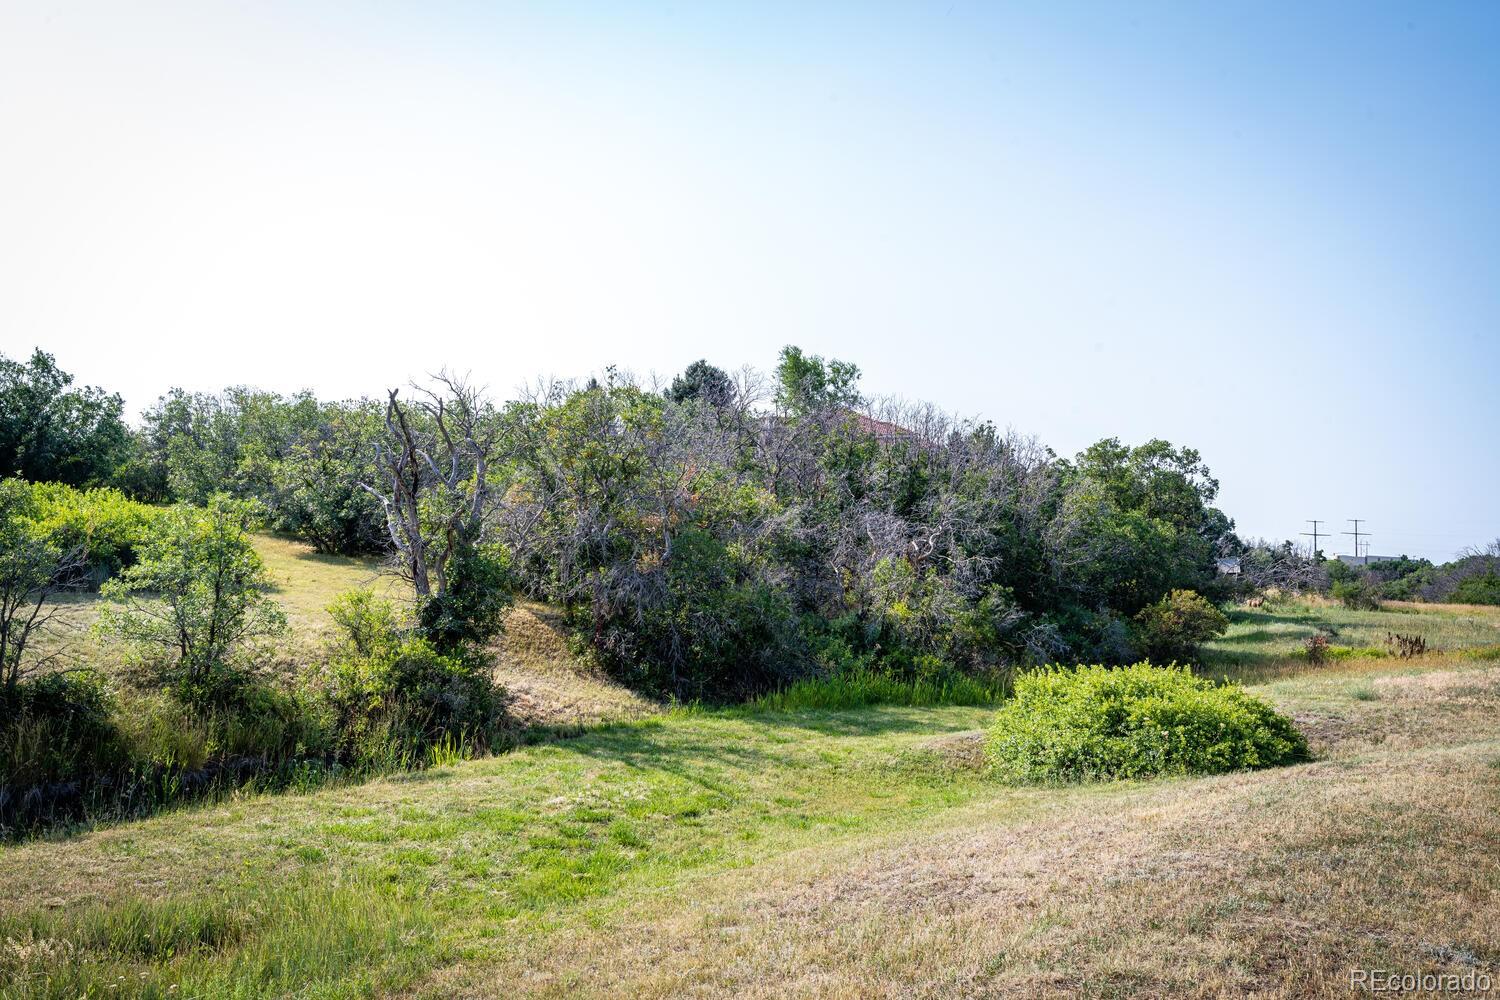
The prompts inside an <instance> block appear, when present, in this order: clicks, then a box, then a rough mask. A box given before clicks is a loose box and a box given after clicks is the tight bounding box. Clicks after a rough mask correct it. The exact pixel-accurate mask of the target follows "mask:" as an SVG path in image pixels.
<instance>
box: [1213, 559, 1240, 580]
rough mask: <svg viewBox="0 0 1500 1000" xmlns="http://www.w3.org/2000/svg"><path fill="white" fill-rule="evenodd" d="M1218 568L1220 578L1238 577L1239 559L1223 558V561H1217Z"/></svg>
mask: <svg viewBox="0 0 1500 1000" xmlns="http://www.w3.org/2000/svg"><path fill="white" fill-rule="evenodd" d="M1218 567H1219V575H1220V576H1239V575H1240V557H1239V556H1225V557H1224V558H1223V559H1220V560H1218Z"/></svg>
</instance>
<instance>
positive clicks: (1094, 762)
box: [987, 663, 1307, 781]
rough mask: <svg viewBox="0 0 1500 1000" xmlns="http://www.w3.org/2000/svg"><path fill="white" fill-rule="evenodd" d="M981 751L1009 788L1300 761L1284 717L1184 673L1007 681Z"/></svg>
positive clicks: (1298, 744)
mask: <svg viewBox="0 0 1500 1000" xmlns="http://www.w3.org/2000/svg"><path fill="white" fill-rule="evenodd" d="M1015 687H1016V691H1015V697H1014V698H1013V699H1012V700H1011V701H1010V702H1008V703H1007V704H1006V705H1005V706H1004V707H1003V708H1001V709H1000V712H999V714H998V715H997V716H996V718H995V721H994V723H993V724H992V725H991V727H990V731H989V736H988V740H987V752H988V755H989V759H990V761H991V763H992V764H993V766H994V769H995V772H996V773H997V774H999V775H1000V776H1002V777H1004V778H1007V779H1010V780H1015V781H1081V780H1090V779H1099V778H1144V777H1150V776H1153V775H1163V774H1216V773H1220V772H1223V771H1234V770H1240V769H1243V768H1255V767H1270V766H1274V765H1277V764H1287V763H1291V762H1293V761H1297V760H1302V759H1305V758H1306V756H1307V744H1306V742H1305V741H1304V740H1303V738H1302V736H1301V734H1300V733H1298V732H1297V730H1296V729H1295V728H1294V727H1293V726H1292V723H1291V721H1290V720H1289V719H1287V718H1286V717H1285V716H1283V715H1280V714H1278V713H1277V712H1276V711H1275V710H1274V709H1272V708H1271V707H1270V706H1269V705H1267V704H1266V703H1265V702H1263V701H1261V700H1260V699H1258V698H1256V697H1254V696H1252V695H1250V694H1248V693H1246V692H1245V691H1244V689H1242V688H1240V687H1237V686H1230V685H1225V686H1222V687H1221V686H1216V685H1214V684H1212V683H1211V682H1209V681H1207V680H1204V679H1203V678H1200V677H1197V676H1195V675H1194V674H1193V673H1192V672H1191V671H1190V670H1188V669H1187V668H1186V667H1155V666H1152V665H1151V664H1149V663H1138V664H1136V665H1134V666H1130V667H1120V668H1117V669H1110V668H1106V667H1101V666H1093V667H1087V666H1079V667H1075V668H1063V667H1052V668H1047V669H1044V670H1039V671H1034V672H1031V673H1028V674H1024V675H1022V676H1021V677H1019V678H1018V679H1017V680H1016V686H1015Z"/></svg>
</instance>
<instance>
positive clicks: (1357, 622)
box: [1203, 597, 1500, 681]
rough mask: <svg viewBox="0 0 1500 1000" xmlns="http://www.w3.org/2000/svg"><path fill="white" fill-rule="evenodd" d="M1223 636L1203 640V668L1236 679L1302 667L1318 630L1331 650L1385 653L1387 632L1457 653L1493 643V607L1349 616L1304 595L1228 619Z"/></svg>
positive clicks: (1392, 605)
mask: <svg viewBox="0 0 1500 1000" xmlns="http://www.w3.org/2000/svg"><path fill="white" fill-rule="evenodd" d="M1230 622H1231V624H1230V628H1229V632H1228V634H1227V635H1225V636H1223V637H1222V638H1220V639H1217V640H1215V641H1213V642H1210V643H1209V644H1208V645H1207V647H1206V648H1205V651H1204V662H1203V667H1204V669H1205V670H1206V671H1208V672H1210V673H1214V674H1227V675H1228V676H1230V677H1231V678H1233V679H1236V680H1252V681H1253V680H1258V679H1264V678H1268V677H1275V676H1285V675H1287V674H1290V673H1296V672H1298V671H1301V670H1302V669H1304V668H1305V666H1306V663H1305V661H1304V660H1303V659H1302V653H1303V651H1304V649H1305V646H1306V644H1307V640H1308V639H1310V638H1311V637H1312V636H1314V635H1316V634H1318V632H1319V629H1320V627H1321V628H1322V629H1323V630H1324V634H1325V635H1328V636H1329V642H1330V643H1331V644H1333V645H1334V646H1337V647H1343V648H1345V649H1351V650H1359V651H1373V650H1379V651H1381V652H1383V651H1384V646H1385V638H1386V635H1387V634H1389V633H1394V632H1399V633H1402V634H1407V635H1411V634H1417V635H1422V636H1425V637H1426V638H1427V642H1428V646H1429V648H1432V649H1434V650H1438V651H1443V652H1450V653H1451V652H1457V651H1461V650H1465V649H1470V648H1473V647H1478V646H1490V645H1497V644H1500V607H1487V606H1484V605H1477V604H1415V603H1404V602H1395V601H1392V602H1388V603H1387V604H1386V605H1385V607H1384V608H1383V609H1382V610H1380V611H1354V610H1350V609H1348V608H1345V607H1343V606H1342V605H1340V604H1338V603H1336V602H1334V601H1330V600H1327V599H1325V598H1320V597H1304V598H1299V599H1297V600H1288V601H1283V602H1281V603H1279V604H1275V605H1267V606H1265V607H1260V608H1239V609H1237V610H1235V611H1233V612H1232V613H1231V614H1230Z"/></svg>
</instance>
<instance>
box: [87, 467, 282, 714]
mask: <svg viewBox="0 0 1500 1000" xmlns="http://www.w3.org/2000/svg"><path fill="white" fill-rule="evenodd" d="M257 517H258V512H257V508H256V505H254V504H252V503H248V502H245V501H239V500H231V499H229V498H227V497H224V496H222V495H219V496H215V497H213V498H212V499H211V500H210V501H209V505H208V507H207V508H203V509H200V508H196V507H188V506H186V505H183V504H179V505H178V506H176V507H173V508H171V509H169V510H166V511H163V512H162V514H161V516H160V517H159V519H158V522H157V530H155V531H154V532H152V534H151V537H150V538H148V539H147V540H146V542H145V543H144V544H143V545H142V546H141V548H140V553H139V560H138V561H137V562H136V564H135V565H134V566H131V567H130V568H129V569H127V570H125V572H124V573H122V574H121V575H120V576H118V577H116V578H115V579H113V580H110V581H109V582H108V583H106V584H105V585H104V587H103V590H102V593H103V594H104V596H105V598H107V599H108V600H109V601H111V602H112V605H110V606H106V607H105V608H103V609H102V610H101V611H100V612H99V618H98V622H97V624H96V626H95V627H96V629H97V630H98V631H99V632H101V633H102V634H105V635H113V636H117V637H119V638H121V639H124V640H125V641H126V642H127V643H128V644H129V645H130V646H131V647H132V648H133V649H134V651H135V653H136V654H137V655H138V656H139V657H140V658H141V660H142V661H143V662H145V663H147V664H149V665H151V666H152V667H154V668H155V669H156V670H157V672H158V674H159V675H160V679H161V680H162V681H163V682H164V683H167V684H170V685H171V686H172V687H173V688H174V689H175V691H176V692H177V695H178V697H179V698H180V699H181V700H183V701H185V702H188V703H190V704H194V705H199V706H203V705H211V704H226V703H228V702H230V701H233V700H234V699H235V698H236V697H238V690H239V688H240V687H241V686H243V684H244V683H245V682H246V679H247V678H246V674H245V671H244V670H243V669H242V664H241V663H240V662H239V660H240V659H241V658H242V657H243V656H244V654H246V652H247V651H248V649H249V648H250V647H251V646H252V644H253V643H254V642H255V641H256V640H259V639H264V638H274V637H277V636H279V635H281V634H282V633H283V632H285V631H286V615H285V614H284V613H283V612H282V610H281V608H280V606H279V605H278V604H277V603H276V602H275V601H274V600H272V599H271V598H270V596H269V591H270V590H271V588H272V582H271V578H270V575H269V574H268V573H267V572H266V568H265V564H264V563H263V562H262V561H261V558H260V554H259V553H258V552H256V551H255V546H254V545H253V544H252V542H251V540H250V536H249V531H250V529H251V528H252V527H254V526H255V525H256V524H257Z"/></svg>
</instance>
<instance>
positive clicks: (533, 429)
mask: <svg viewBox="0 0 1500 1000" xmlns="http://www.w3.org/2000/svg"><path fill="white" fill-rule="evenodd" d="M8 364H9V363H8ZM38 365H41V368H37V366H38ZM32 366H33V368H36V369H37V371H39V372H44V370H54V371H55V366H52V365H51V359H50V358H47V357H46V356H45V355H43V354H40V353H39V354H38V355H37V356H36V358H34V359H33V362H32ZM12 367H14V366H12ZM7 371H10V369H7ZM7 377H8V378H11V382H12V383H16V384H20V383H24V382H25V381H26V378H25V376H24V375H22V376H14V375H10V376H7ZM48 377H51V378H52V379H53V381H58V380H59V379H61V380H62V381H61V384H64V385H66V376H57V375H51V376H48ZM36 378H37V376H33V381H35V380H36ZM858 380H859V369H858V368H857V367H856V366H855V365H853V364H851V363H848V362H844V361H839V360H836V359H832V360H830V359H824V358H821V357H818V356H815V355H810V354H806V353H804V352H803V351H801V350H799V349H797V348H795V347H789V348H787V349H786V350H784V351H783V352H782V355H781V358H780V359H779V364H778V366H777V368H776V369H775V371H774V372H773V373H772V374H771V375H769V376H761V375H759V374H757V373H755V372H753V371H748V370H747V371H744V372H741V373H739V374H738V375H737V376H731V375H730V374H728V373H726V372H725V371H723V370H721V369H719V368H717V367H715V366H713V365H710V364H708V363H707V362H706V361H700V362H697V363H695V364H694V365H692V366H690V367H689V368H688V369H687V370H686V371H684V372H683V373H682V374H681V375H680V376H678V377H676V378H675V379H673V380H672V381H671V382H670V383H669V384H667V385H663V386H651V385H646V384H643V383H642V382H640V381H638V380H635V379H633V378H630V377H626V376H623V375H621V374H620V373H618V372H616V371H614V370H613V369H611V370H609V371H607V372H606V373H605V374H604V375H603V377H602V378H600V379H591V380H589V381H588V382H586V383H582V384H571V383H555V384H549V385H545V386H541V387H539V388H538V389H537V390H536V391H534V392H532V393H530V394H528V395H527V397H526V398H523V399H519V400H513V401H509V402H504V403H501V402H497V401H494V400H490V399H487V398H485V397H484V396H483V394H482V393H478V392H475V391H474V390H473V389H472V388H471V387H469V386H467V385H464V384H463V383H461V382H458V381H455V380H451V379H450V380H444V381H439V382H437V383H435V384H434V385H432V386H430V387H426V388H424V389H423V390H422V392H421V393H419V395H418V396H416V397H413V398H411V399H407V398H406V397H402V396H400V395H399V394H396V393H393V394H391V396H390V398H389V400H386V401H374V400H368V399H366V400H357V401H350V402H338V403H333V402H323V401H319V400H317V399H316V398H315V397H313V396H312V395H311V394H308V393H301V394H297V395H293V396H281V395H277V394H274V393H266V392H260V391H255V390H251V389H246V388H231V389H228V390H226V391H224V392H222V393H219V394H204V393H190V392H185V391H183V390H173V391H171V392H170V393H168V394H167V395H165V396H163V397H162V398H161V399H160V400H159V401H158V402H157V403H156V404H155V405H154V406H152V407H151V408H150V409H149V410H148V411H147V412H146V415H145V419H144V421H143V423H142V425H141V426H140V427H139V428H137V429H135V430H133V431H130V430H123V431H122V430H119V429H118V428H117V429H115V430H113V431H111V432H110V434H109V435H107V436H108V437H109V439H110V440H111V441H114V440H116V439H119V440H120V441H123V444H119V445H112V450H108V455H109V457H110V462H111V463H112V465H110V466H109V467H108V468H106V467H104V466H103V465H100V464H99V463H95V465H94V466H93V467H92V468H90V469H89V471H88V472H87V474H83V473H82V472H81V471H80V470H81V469H82V466H81V465H80V464H79V463H77V462H73V463H72V464H69V463H68V462H66V461H62V460H59V461H56V462H54V465H53V466H52V467H43V466H38V465H36V464H34V463H33V464H32V465H30V466H27V467H26V469H25V471H27V472H29V473H30V475H31V477H32V478H43V479H45V478H49V477H54V478H62V477H63V475H64V473H66V474H68V475H70V476H71V477H72V478H73V479H74V480H75V481H80V482H85V483H96V482H99V483H104V482H107V483H113V484H116V485H118V486H120V487H121V488H123V489H125V490H126V491H127V492H129V493H131V494H132V495H134V496H136V497H138V498H141V499H145V500H148V501H152V502H164V501H178V502H185V503H190V504H194V505H199V506H202V505H205V504H207V503H208V502H209V500H210V498H211V497H213V496H214V495H217V494H228V495H229V497H231V498H235V499H246V500H255V501H258V502H259V504H260V505H262V508H263V509H264V511H265V512H266V516H267V519H268V523H269V525H270V526H271V527H274V528H277V529H280V530H284V531H289V532H293V533H296V534H298V535H300V536H302V537H304V538H306V539H307V540H308V541H309V542H311V543H312V544H313V545H314V546H316V547H317V548H318V549H319V550H321V551H325V552H378V551H392V552H395V553H396V554H397V562H398V564H399V565H401V566H402V567H403V568H404V570H405V571H406V572H407V575H408V576H409V577H411V578H412V579H413V582H414V584H416V596H417V597H418V598H420V599H421V600H422V601H423V602H425V603H426V604H429V605H431V608H430V609H429V611H428V612H427V614H428V615H429V617H430V618H431V619H432V621H433V622H434V623H436V622H437V621H438V620H443V621H446V622H447V623H448V627H449V628H454V629H459V630H462V629H464V628H468V627H471V626H472V625H473V623H474V621H475V620H476V619H477V618H479V617H482V616H483V615H486V614H490V613H491V612H492V611H493V608H492V607H490V605H489V604H487V603H486V602H485V601H482V600H475V599H474V597H475V595H476V594H477V593H479V592H481V591H482V590H495V589H500V590H519V591H523V592H525V593H528V594H531V595H534V596H536V597H539V598H543V599H545V600H549V601H553V602H556V603H558V604H560V605H562V606H563V607H565V608H566V609H567V611H568V613H569V616H570V619H571V621H572V622H573V625H574V627H575V629H576V633H577V635H578V638H579V641H580V644H581V645H582V646H583V647H586V648H587V649H588V650H589V651H591V652H592V654H593V655H595V656H597V657H598V658H599V660H600V661H601V662H602V663H603V664H605V665H606V666H608V667H609V668H610V669H612V670H614V671H615V672H616V673H618V674H619V675H620V676H622V677H624V678H625V679H627V680H629V681H631V682H632V683H635V684H636V685H637V686H639V687H642V688H643V689H646V690H650V691H653V692H656V693H659V694H667V695H673V696H677V697H683V698H693V697H707V698H732V697H741V696H744V695H748V694H750V693H753V692H755V691H759V690H763V689H765V688H768V687H771V686H775V685H777V684H779V683H781V682H783V681H784V680H786V679H788V678H790V677H792V676H795V675H796V674H798V673H800V672H806V671H809V670H815V669H818V668H819V667H820V666H821V667H825V668H835V669H852V668H869V669H877V668H878V669H882V670H893V671H903V672H919V673H920V672H927V671H939V670H947V669H962V670H984V669H989V668H997V667H1000V666H1002V665H1005V664H1011V663H1016V662H1022V661H1048V660H1055V659H1064V658H1080V659H1098V660H1107V661H1112V662H1120V661H1125V660H1128V659H1130V658H1131V657H1133V656H1134V655H1136V653H1137V652H1139V651H1140V649H1141V648H1143V643H1142V641H1141V637H1140V636H1139V635H1138V632H1139V629H1140V621H1139V616H1140V615H1141V614H1142V613H1143V612H1144V611H1145V609H1146V608H1148V607H1149V606H1150V605H1152V604H1153V603H1155V602H1158V601H1161V600H1162V599H1163V598H1165V597H1166V596H1167V595H1169V594H1170V593H1171V592H1173V591H1174V590H1195V591H1200V592H1203V591H1211V590H1212V589H1213V587H1214V558H1215V557H1216V556H1217V555H1220V554H1222V553H1224V552H1226V551H1230V550H1231V549H1233V547H1234V545H1235V540H1234V537H1233V534H1232V528H1233V523H1232V522H1231V521H1230V520H1229V519H1228V518H1227V517H1226V516H1225V515H1224V514H1223V513H1222V512H1220V511H1219V510H1218V509H1216V508H1215V507H1214V505H1213V504H1214V501H1215V498H1216V495H1217V490H1218V484H1217V482H1216V481H1215V480H1214V479H1213V477H1212V476H1211V475H1210V473H1209V471H1208V469H1207V467H1206V466H1205V465H1204V463H1203V462H1202V460H1201V458H1200V457H1199V455H1198V454H1197V453H1196V452H1195V451H1193V450H1192V449H1189V448H1178V447H1174V446H1172V445H1170V444H1168V443H1167V442H1164V441H1151V442H1148V443H1147V444H1145V445H1142V446H1140V447H1130V446H1127V445H1124V444H1122V443H1120V442H1119V441H1117V440H1112V439H1111V440H1106V441H1101V442H1099V443H1098V444H1096V445H1094V446H1093V447H1091V448H1089V449H1087V450H1086V451H1084V452H1082V453H1081V454H1079V455H1077V456H1075V457H1073V458H1071V459H1061V458H1058V457H1057V456H1056V455H1054V454H1053V453H1052V452H1051V451H1050V450H1048V449H1047V448H1045V447H1043V446H1042V445H1040V444H1039V443H1037V442H1035V441H1034V440H1031V439H1028V438H1024V437H1021V436H1019V435H1017V434H1015V433H1007V432H1002V431H1000V430H998V429H997V428H996V427H995V426H994V425H993V424H990V423H987V422H979V421H961V420H955V419H953V418H952V417H950V416H948V415H946V414H944V413H943V412H941V411H939V410H937V409H936V408H934V407H931V406H925V405H906V404H899V403H894V402H879V401H874V400H870V399H868V398H866V397H864V396H863V395H862V394H861V392H860V390H859V385H858ZM7 391H14V390H10V389H8V390H7ZM81 399H82V400H83V401H85V402H87V401H92V402H90V404H89V405H91V406H94V408H95V409H96V410H101V408H102V411H107V412H106V413H105V416H102V417H96V418H94V419H93V420H92V423H90V422H89V421H83V424H84V425H85V431H87V432H88V433H93V434H99V433H101V432H100V431H99V430H98V427H99V426H101V425H102V424H109V425H110V426H111V427H113V426H114V424H116V423H118V421H119V409H120V408H119V405H118V399H117V398H116V397H107V396H103V395H102V394H101V393H100V392H99V391H98V390H85V391H84V394H83V396H82V397H81ZM70 406H71V409H70V410H69V411H68V412H74V411H79V410H82V409H86V408H87V407H85V406H84V405H83V402H78V403H76V404H70ZM63 422H64V423H65V422H66V421H63ZM75 423H77V421H75ZM88 428H93V430H88ZM85 431H79V432H77V433H78V434H83V433H85ZM12 436H13V437H14V438H15V440H17V441H32V440H35V439H37V438H38V437H45V435H44V434H39V433H37V432H31V431H25V430H23V431H20V432H14V433H13V434H12ZM75 436H76V435H75ZM43 450H44V451H45V449H43ZM53 451H54V452H57V453H58V454H61V453H62V452H63V451H66V449H65V448H62V446H58V448H54V449H53ZM459 515H461V516H459ZM428 536H432V537H431V539H430V541H429V539H428ZM438 551H441V552H442V553H443V555H442V556H441V558H438V559H437V560H436V562H434V563H433V564H432V565H431V566H429V565H428V563H429V562H430V561H431V559H430V556H431V553H434V552H438ZM450 571H451V579H450V578H449V577H448V574H449V572H450ZM413 574H415V575H413ZM466 602H467V604H468V605H472V606H466ZM466 623H467V624H466ZM434 627H436V626H435V624H434ZM481 633H482V629H481V632H476V633H475V634H476V635H479V634H481Z"/></svg>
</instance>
